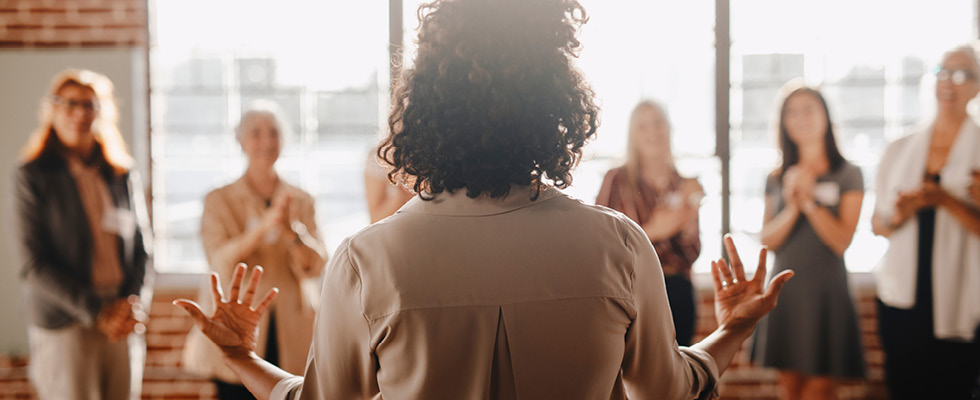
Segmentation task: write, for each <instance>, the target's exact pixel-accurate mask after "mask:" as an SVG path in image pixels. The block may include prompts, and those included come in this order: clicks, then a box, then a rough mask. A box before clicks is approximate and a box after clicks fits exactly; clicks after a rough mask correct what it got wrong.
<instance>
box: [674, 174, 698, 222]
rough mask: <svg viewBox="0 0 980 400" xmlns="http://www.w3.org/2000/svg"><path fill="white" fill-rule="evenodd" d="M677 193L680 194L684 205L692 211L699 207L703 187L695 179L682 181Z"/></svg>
mask: <svg viewBox="0 0 980 400" xmlns="http://www.w3.org/2000/svg"><path fill="white" fill-rule="evenodd" d="M678 191H679V192H680V193H681V196H682V197H681V198H682V199H683V200H684V204H686V205H688V206H690V207H691V208H694V209H697V208H700V207H701V199H703V198H704V187H702V186H701V183H700V182H698V180H697V179H684V180H683V181H682V182H681V185H680V187H679V188H678ZM695 215H696V214H695Z"/></svg>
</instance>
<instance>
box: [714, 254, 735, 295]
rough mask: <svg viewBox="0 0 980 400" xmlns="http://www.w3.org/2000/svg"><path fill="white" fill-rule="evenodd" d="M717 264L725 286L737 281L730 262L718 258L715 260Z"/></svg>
mask: <svg viewBox="0 0 980 400" xmlns="http://www.w3.org/2000/svg"><path fill="white" fill-rule="evenodd" d="M715 265H717V268H718V272H719V273H720V274H721V286H722V287H723V288H724V287H728V286H730V285H732V284H734V283H735V282H734V276H733V275H732V270H731V269H730V268H729V267H728V263H727V262H725V260H718V261H717V262H715Z"/></svg>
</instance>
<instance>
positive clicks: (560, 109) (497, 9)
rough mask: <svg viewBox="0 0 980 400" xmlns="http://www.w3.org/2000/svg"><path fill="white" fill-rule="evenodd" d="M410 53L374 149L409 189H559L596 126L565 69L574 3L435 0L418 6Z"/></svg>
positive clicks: (574, 48) (573, 41)
mask: <svg viewBox="0 0 980 400" xmlns="http://www.w3.org/2000/svg"><path fill="white" fill-rule="evenodd" d="M418 15H419V20H420V26H419V36H418V44H419V49H418V53H417V55H416V58H415V65H414V67H412V68H410V69H407V70H405V71H404V73H403V75H402V77H401V79H400V81H399V82H398V84H397V87H396V88H395V90H394V92H393V95H392V110H391V114H390V115H389V117H388V128H389V132H388V136H387V138H386V139H385V140H384V141H383V142H382V143H381V145H380V146H379V147H378V156H379V158H381V159H382V160H384V161H385V162H387V163H388V164H389V165H391V167H393V168H392V170H391V171H390V173H389V174H388V179H389V180H391V181H392V182H395V181H396V179H395V178H396V177H403V178H404V179H405V180H406V181H407V182H408V184H409V185H411V186H413V189H414V190H415V191H416V192H419V193H421V192H423V191H425V192H428V193H430V194H437V193H441V192H443V191H449V192H454V191H455V190H457V189H462V188H465V189H466V195H467V196H469V197H471V198H472V197H477V196H479V195H481V194H488V195H489V196H490V197H494V198H497V197H503V196H506V195H507V194H508V193H509V192H510V188H511V186H512V185H523V186H530V185H534V187H535V189H536V190H535V191H534V194H533V195H532V198H536V197H537V194H538V193H539V192H540V189H541V186H542V185H543V184H545V183H547V182H550V183H551V184H552V185H554V186H555V187H558V188H565V187H567V186H568V185H570V184H571V182H572V175H571V170H572V169H573V168H574V167H575V166H576V165H577V164H578V162H579V160H580V159H581V156H582V147H583V146H584V145H585V144H586V142H587V141H589V140H590V139H591V138H592V137H593V136H594V135H595V131H596V128H597V126H598V124H599V121H598V113H599V109H598V107H597V106H596V104H595V102H594V100H593V96H594V93H593V91H592V89H591V88H590V86H589V85H588V83H587V82H586V81H585V79H584V77H583V76H582V74H581V73H580V72H579V71H578V70H577V69H576V68H575V67H574V66H573V65H572V59H573V58H575V57H577V56H578V50H579V49H580V43H579V41H578V39H577V38H576V35H577V33H578V30H579V28H580V27H581V26H582V24H584V23H585V22H587V21H588V17H587V15H586V13H585V9H584V8H583V7H582V5H581V4H579V2H578V1H574V0H437V1H433V2H431V3H427V4H423V5H422V6H421V7H419V11H418Z"/></svg>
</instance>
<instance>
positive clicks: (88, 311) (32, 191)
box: [15, 167, 108, 326]
mask: <svg viewBox="0 0 980 400" xmlns="http://www.w3.org/2000/svg"><path fill="white" fill-rule="evenodd" d="M16 180H17V182H16V189H15V197H16V200H15V201H16V210H17V222H18V232H19V233H20V240H19V242H20V245H21V249H22V254H23V256H24V259H25V262H24V266H23V269H22V271H21V276H22V277H23V279H24V281H25V284H27V285H28V286H29V287H30V290H31V292H32V293H34V294H36V295H39V296H41V297H43V298H44V299H45V300H46V301H48V302H50V303H52V304H55V305H57V307H58V308H59V309H60V310H63V311H66V312H68V313H69V314H71V315H72V317H73V318H74V319H75V320H76V321H78V322H79V323H80V324H82V325H84V326H95V325H96V323H97V321H96V320H97V318H98V316H99V314H100V312H101V311H102V309H103V308H104V307H108V304H107V303H106V302H104V301H103V300H102V299H100V298H99V296H97V295H96V294H95V292H94V291H93V290H92V288H91V287H90V285H86V284H83V283H82V282H79V281H78V279H77V278H76V277H73V276H71V275H69V274H66V273H64V271H63V268H62V267H60V266H59V265H58V261H57V260H56V259H55V258H54V257H53V255H54V254H57V252H56V251H55V250H54V249H51V248H50V243H51V240H50V233H49V232H48V231H47V229H45V226H46V220H45V218H46V215H45V210H46V207H44V206H43V205H42V204H41V201H42V200H41V197H42V196H43V194H42V193H41V189H40V188H39V187H38V186H37V181H38V180H39V179H38V178H37V177H34V176H31V173H30V172H29V171H28V170H27V168H26V167H21V168H19V169H18V170H17V176H16ZM84 229H88V227H87V226H86V227H84Z"/></svg>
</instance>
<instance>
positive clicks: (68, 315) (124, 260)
mask: <svg viewBox="0 0 980 400" xmlns="http://www.w3.org/2000/svg"><path fill="white" fill-rule="evenodd" d="M112 91H113V88H112V82H110V81H109V78H107V77H105V76H104V75H101V74H98V73H95V72H92V71H84V70H66V71H63V72H62V73H60V74H58V75H57V76H56V77H55V78H54V80H53V81H52V83H51V86H50V88H49V90H48V93H47V97H46V98H45V99H44V101H43V102H42V104H41V112H40V115H41V123H40V125H39V126H38V129H37V130H36V131H35V132H34V134H33V135H32V136H31V138H30V140H29V142H28V143H27V145H26V146H25V147H24V149H23V154H22V156H23V160H22V164H21V165H20V167H18V169H17V188H16V196H17V199H16V200H17V202H16V204H17V214H18V217H19V222H20V226H19V233H20V236H21V238H20V242H21V245H22V246H23V255H24V256H25V258H26V261H25V263H24V266H23V270H22V272H21V276H22V277H23V280H24V290H25V292H26V293H25V298H26V300H25V305H26V312H25V314H26V315H27V318H28V320H29V323H30V325H29V327H28V338H29V340H30V352H31V353H30V356H31V360H30V361H31V362H30V366H29V376H30V380H31V382H32V383H33V384H34V387H35V389H36V390H37V393H38V395H39V397H40V398H41V399H45V400H47V399H79V400H101V399H137V398H139V394H140V387H141V384H142V378H143V364H142V360H143V359H144V358H145V357H144V356H145V353H146V344H145V340H144V338H143V336H142V334H141V333H142V332H143V331H144V328H143V325H142V322H143V321H144V320H145V313H144V312H143V311H142V305H143V303H149V299H147V298H145V297H146V296H144V297H143V298H140V295H141V292H142V290H143V287H144V285H145V284H147V283H148V281H149V277H148V276H147V275H148V272H149V271H148V270H147V264H148V260H149V256H148V251H147V250H148V249H149V247H150V246H149V241H150V236H149V230H148V227H147V223H148V219H147V213H146V202H145V200H144V198H143V186H142V185H141V184H140V183H139V180H138V179H137V177H136V173H135V172H133V171H131V168H133V159H132V158H131V157H130V155H129V153H128V152H127V150H126V144H125V143H124V142H123V139H122V136H121V135H120V133H119V128H118V126H117V124H118V114H117V111H116V106H115V99H114V97H113V93H112Z"/></svg>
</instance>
